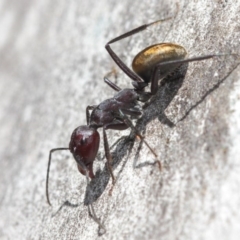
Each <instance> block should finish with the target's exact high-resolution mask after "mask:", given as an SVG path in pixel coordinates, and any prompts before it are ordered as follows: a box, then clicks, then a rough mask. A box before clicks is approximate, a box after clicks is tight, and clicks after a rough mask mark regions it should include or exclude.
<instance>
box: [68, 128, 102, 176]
mask: <svg viewBox="0 0 240 240" xmlns="http://www.w3.org/2000/svg"><path fill="white" fill-rule="evenodd" d="M99 141H100V136H99V133H98V131H97V130H96V129H95V128H92V127H89V126H80V127H78V128H76V129H75V130H74V131H73V133H72V136H71V140H70V143H69V149H70V151H71V153H72V154H73V156H74V158H75V160H76V162H77V164H78V170H79V172H80V173H81V174H83V175H86V174H87V172H88V175H89V177H90V178H94V174H93V168H92V167H93V161H94V160H95V158H96V155H97V152H98V148H99ZM86 171H87V172H86Z"/></svg>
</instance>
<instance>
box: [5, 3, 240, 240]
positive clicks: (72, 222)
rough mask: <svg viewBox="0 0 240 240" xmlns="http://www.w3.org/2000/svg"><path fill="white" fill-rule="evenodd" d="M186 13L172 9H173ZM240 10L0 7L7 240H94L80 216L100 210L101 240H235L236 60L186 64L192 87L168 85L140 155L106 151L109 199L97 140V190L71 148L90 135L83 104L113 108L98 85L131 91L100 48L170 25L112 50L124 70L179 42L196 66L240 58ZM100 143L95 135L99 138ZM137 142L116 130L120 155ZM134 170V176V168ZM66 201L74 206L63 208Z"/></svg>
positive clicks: (239, 234)
mask: <svg viewBox="0 0 240 240" xmlns="http://www.w3.org/2000/svg"><path fill="white" fill-rule="evenodd" d="M177 9H178V10H177ZM239 12H240V1H234V0H228V1H227V0H225V1H220V0H211V1H204V0H199V1H190V0H189V1H188V0H182V1H169V0H163V1H161V0H149V1H140V0H139V1H138V0H137V1H128V0H121V1H116V0H115V1H113V0H112V1H110V0H109V1H107V0H102V1H93V0H89V1H76V0H70V1H65V0H59V1H49V0H41V1H38V0H11V1H9V0H1V3H0V106H1V107H0V128H1V131H0V145H1V147H0V239H14V240H16V239H99V237H98V226H97V224H96V223H95V222H94V221H93V220H92V219H91V218H90V217H89V216H88V210H87V207H86V206H85V205H84V203H85V204H87V203H89V202H91V201H92V200H93V205H94V207H95V210H96V214H97V216H99V217H100V219H101V221H102V222H103V223H104V225H105V227H106V230H107V232H106V234H104V235H103V236H102V237H101V239H118V240H119V239H166V240H172V239H178V240H194V239H204V240H209V239H218V240H224V239H234V240H235V239H236V240H237V239H240V227H239V226H240V225H239V224H240V211H239V210H240V193H239V186H240V158H239V156H240V122H239V119H240V68H239V66H238V65H239V63H240V60H239V58H238V59H237V57H233V56H224V57H219V58H214V59H211V60H206V61H202V62H194V63H190V64H189V66H188V71H187V73H186V75H185V78H184V79H183V78H179V79H175V80H174V81H170V82H169V81H168V82H165V83H164V84H162V86H161V87H160V88H159V91H158V92H157V95H156V96H155V97H154V98H153V99H152V100H151V101H150V103H149V104H147V105H146V106H145V111H144V114H143V116H142V117H141V118H140V119H139V121H138V122H137V125H138V127H139V129H141V130H143V131H145V136H146V140H147V141H148V143H149V145H151V146H152V148H153V149H154V150H155V151H156V152H157V154H158V155H159V159H160V160H161V162H162V164H163V167H164V168H163V170H162V172H160V171H159V170H158V168H157V166H156V165H152V163H153V162H154V161H155V159H154V157H153V155H152V154H151V152H150V151H149V150H148V148H147V147H146V145H145V144H142V146H141V148H140V147H139V144H140V142H139V141H138V140H136V141H135V143H134V146H133V147H132V144H131V142H129V141H127V139H126V138H122V139H121V140H120V141H119V142H118V143H117V145H116V146H115V147H114V148H113V149H112V153H113V157H114V161H115V162H116V164H115V169H114V174H115V176H116V177H117V182H116V184H115V186H114V188H113V191H112V196H109V191H110V189H111V187H112V185H111V179H110V178H109V175H108V174H107V173H106V171H105V162H106V161H105V159H103V160H102V161H101V160H100V159H101V158H102V157H103V155H104V150H103V146H102V142H101V147H100V149H99V153H100V155H99V160H96V163H95V165H94V171H95V172H97V174H96V179H95V180H94V181H93V182H92V184H91V188H90V189H88V190H87V191H86V179H85V178H84V177H83V176H82V175H80V174H79V173H78V171H77V167H76V164H75V162H74V160H73V158H72V156H71V155H70V154H69V153H68V152H66V151H65V152H58V153H57V152H56V153H54V155H53V162H52V169H51V174H50V186H49V187H50V198H51V201H52V204H53V207H49V206H48V205H47V203H46V198H45V176H46V168H47V159H48V153H49V150H50V149H51V148H54V147H67V146H68V143H69V138H70V135H71V133H72V131H73V129H75V128H76V127H77V126H78V125H83V124H85V123H86V117H85V109H86V106H87V105H93V104H98V103H100V102H101V101H102V100H104V99H106V98H109V97H111V96H113V94H114V91H113V90H112V89H110V88H109V87H108V86H107V85H106V84H104V82H103V76H104V74H106V73H107V72H109V71H111V70H112V69H113V68H115V69H116V70H117V78H116V79H115V78H114V77H112V78H111V79H112V80H113V81H114V82H116V83H117V84H119V86H121V87H122V88H125V87H131V81H130V80H129V78H128V77H127V76H125V75H124V74H123V73H122V72H121V70H119V69H118V68H117V67H116V66H115V65H114V63H113V61H112V60H111V58H110V57H109V55H108V54H107V52H106V50H105V49H104V45H105V43H106V42H107V41H108V40H110V39H111V38H114V37H116V36H118V35H119V34H121V33H124V32H126V31H127V30H130V29H132V28H134V27H137V26H139V25H141V24H144V23H149V22H151V21H155V20H157V19H161V18H166V17H169V16H174V15H176V17H175V18H172V19H171V20H168V21H166V22H164V23H162V24H160V25H157V26H154V27H152V28H149V29H148V30H147V31H145V32H142V33H139V34H137V35H135V36H134V37H131V38H128V39H126V40H123V41H121V42H119V43H116V44H114V46H113V48H114V50H115V51H116V52H117V53H118V54H119V56H120V57H121V58H122V59H123V60H124V62H126V63H127V64H128V65H129V66H130V65H131V60H132V59H133V57H134V56H135V55H136V54H137V53H138V51H140V50H142V49H143V48H145V47H146V46H149V45H151V44H154V43H159V42H173V43H178V44H180V45H182V46H184V47H185V48H186V49H187V51H188V53H189V56H199V55H204V54H209V53H230V52H235V53H240V24H239V23H240V15H239ZM100 133H102V132H101V129H100ZM127 135H129V131H124V132H118V131H108V136H109V142H110V143H111V144H113V143H114V142H115V141H116V140H118V139H120V138H121V136H127ZM133 165H135V168H134V167H133ZM66 200H68V201H69V202H71V203H72V204H76V205H77V206H72V207H69V206H62V208H61V209H60V210H59V211H58V209H59V208H60V207H61V205H62V204H63V203H64V202H65V201H66Z"/></svg>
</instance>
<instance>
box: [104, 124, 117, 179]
mask: <svg viewBox="0 0 240 240" xmlns="http://www.w3.org/2000/svg"><path fill="white" fill-rule="evenodd" d="M105 128H106V127H105V126H104V127H103V142H104V143H103V144H104V150H105V156H106V159H107V167H108V171H109V173H110V175H111V177H112V184H114V183H115V177H114V175H113V169H112V163H113V160H112V155H111V153H110V148H109V144H108V139H107V134H106V129H105Z"/></svg>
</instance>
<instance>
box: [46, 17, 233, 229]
mask: <svg viewBox="0 0 240 240" xmlns="http://www.w3.org/2000/svg"><path fill="white" fill-rule="evenodd" d="M168 19H169V18H168ZM168 19H163V20H158V21H155V22H152V23H149V24H145V25H142V26H140V27H138V28H135V29H133V30H131V31H129V32H127V33H124V34H122V35H120V36H118V37H116V38H114V39H112V40H111V41H109V42H108V43H107V44H106V45H105V48H106V50H107V51H108V53H109V55H110V56H111V58H112V59H113V60H114V61H115V63H116V64H117V65H118V67H119V68H120V69H122V71H123V72H124V73H125V74H126V75H127V76H128V77H129V78H130V79H132V80H133V82H132V85H133V88H125V89H121V88H120V87H118V86H117V85H116V84H115V83H113V82H111V81H110V80H109V79H108V78H107V77H106V76H105V77H104V82H105V83H107V84H108V85H109V86H110V87H111V88H112V89H114V90H115V91H116V92H117V93H116V94H115V95H114V96H113V97H112V98H109V99H106V100H104V101H103V102H101V103H100V104H99V105H89V106H87V108H86V118H87V125H83V126H79V127H77V128H76V129H75V130H74V131H73V133H72V135H71V139H70V143H69V147H68V148H54V149H52V150H50V153H49V160H48V168H47V178H46V197H47V202H48V204H49V205H51V203H50V200H49V193H48V181H49V170H50V164H51V158H52V153H53V152H55V151H63V150H68V151H70V152H71V153H72V155H73V157H74V159H75V161H76V162H77V167H78V170H79V172H80V173H81V174H83V175H85V176H86V178H87V183H89V178H91V179H93V178H94V173H93V162H94V160H95V158H96V155H97V153H98V148H99V142H100V136H99V133H98V131H97V130H98V128H102V129H103V141H104V150H105V156H106V159H107V167H108V170H109V173H110V175H111V178H112V182H113V184H114V182H115V178H114V175H113V171H112V166H111V165H112V156H111V153H110V148H109V144H108V139H107V134H106V130H108V129H112V130H125V129H127V128H131V129H132V130H133V131H134V133H135V136H136V137H138V138H140V139H141V140H142V141H143V142H144V143H145V144H146V145H147V147H148V148H149V149H150V151H151V152H152V153H153V154H154V156H155V157H157V154H156V153H155V152H154V150H153V149H152V148H151V147H150V146H149V145H148V143H147V142H146V141H145V140H144V137H143V136H142V135H141V134H140V133H139V132H138V130H137V129H136V128H135V126H134V125H133V123H132V121H131V118H139V117H140V116H141V115H142V108H141V105H140V104H139V102H147V101H148V100H149V99H150V98H151V97H152V96H153V95H155V94H156V93H157V90H158V82H159V80H162V79H164V78H165V77H167V76H169V75H170V74H172V73H173V72H175V71H178V70H179V68H180V67H181V66H182V65H183V64H186V63H188V62H192V61H201V60H205V59H210V58H213V57H218V56H223V55H233V54H231V53H230V54H210V55H204V56H198V57H193V58H186V56H187V51H186V50H185V48H184V47H182V46H180V45H177V44H174V43H158V44H155V45H151V46H149V47H147V48H145V49H144V50H142V51H141V52H139V53H138V54H137V55H136V56H135V58H134V59H133V61H132V69H133V70H131V69H130V68H129V67H128V66H127V65H126V64H125V63H123V61H122V60H121V59H120V58H119V57H118V55H116V53H115V52H114V51H113V50H112V48H111V46H110V44H112V43H114V42H117V41H119V40H121V39H124V38H127V37H129V36H131V35H134V34H136V33H138V32H141V31H143V30H145V29H147V28H148V27H150V26H152V25H154V24H158V23H160V22H163V21H165V20H168ZM148 85H150V92H146V91H145V87H147V86H148ZM90 111H91V113H90ZM158 163H159V167H160V169H161V164H160V162H159V161H158ZM91 207H92V206H91ZM92 212H93V217H94V219H95V221H96V222H97V223H98V224H99V226H100V227H102V228H103V229H104V227H103V225H102V224H101V223H100V222H99V221H98V219H97V217H96V215H95V212H94V209H93V207H92Z"/></svg>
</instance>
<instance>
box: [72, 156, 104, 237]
mask: <svg viewBox="0 0 240 240" xmlns="http://www.w3.org/2000/svg"><path fill="white" fill-rule="evenodd" d="M77 163H78V164H79V165H80V166H81V168H82V169H83V170H84V171H85V173H86V180H87V186H89V184H90V180H89V178H90V177H89V172H88V169H87V167H86V165H85V164H84V163H83V162H81V161H79V160H78V161H77ZM88 213H89V216H90V217H91V218H92V219H93V220H94V221H95V222H96V223H97V224H98V226H99V229H102V230H103V231H102V232H100V230H99V235H102V234H104V233H105V232H106V229H105V227H104V225H103V224H102V223H101V222H100V220H99V218H98V217H97V215H96V212H95V210H94V207H93V204H92V203H90V204H89V205H88Z"/></svg>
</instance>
